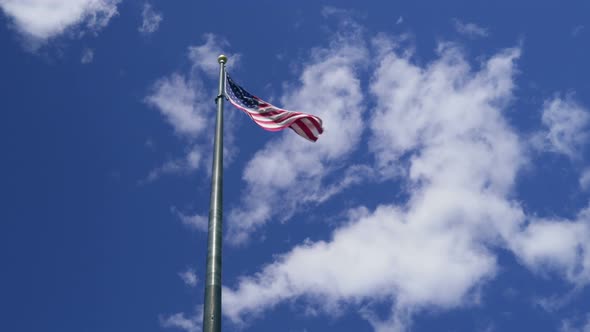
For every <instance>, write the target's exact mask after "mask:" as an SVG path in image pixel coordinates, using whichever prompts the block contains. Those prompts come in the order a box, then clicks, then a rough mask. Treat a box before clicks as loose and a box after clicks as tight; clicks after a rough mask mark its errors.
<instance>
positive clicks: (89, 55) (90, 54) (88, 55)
mask: <svg viewBox="0 0 590 332" xmlns="http://www.w3.org/2000/svg"><path fill="white" fill-rule="evenodd" d="M93 60H94V51H93V50H92V49H90V48H86V49H84V51H83V52H82V58H81V59H80V62H81V63H83V64H88V63H91V62H92V61H93Z"/></svg>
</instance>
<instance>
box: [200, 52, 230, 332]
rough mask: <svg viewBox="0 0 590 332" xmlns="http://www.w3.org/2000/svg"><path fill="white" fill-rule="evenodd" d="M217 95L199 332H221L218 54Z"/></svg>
mask: <svg viewBox="0 0 590 332" xmlns="http://www.w3.org/2000/svg"><path fill="white" fill-rule="evenodd" d="M217 62H219V95H218V96H217V98H216V99H215V100H216V103H217V122H216V124H215V143H214V148H213V172H212V174H211V205H210V207H209V238H208V241H207V275H206V277H205V308H204V310H203V332H221V240H222V236H221V231H222V219H221V218H222V207H223V202H222V198H223V98H224V93H225V90H224V89H225V84H224V83H225V63H226V62H227V57H226V56H225V55H220V56H219V57H218V58H217Z"/></svg>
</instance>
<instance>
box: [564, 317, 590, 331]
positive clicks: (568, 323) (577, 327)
mask: <svg viewBox="0 0 590 332" xmlns="http://www.w3.org/2000/svg"><path fill="white" fill-rule="evenodd" d="M578 323H579V322H578V319H566V320H563V321H562V322H561V328H560V329H559V332H590V314H587V315H586V317H585V320H584V321H583V322H581V324H578Z"/></svg>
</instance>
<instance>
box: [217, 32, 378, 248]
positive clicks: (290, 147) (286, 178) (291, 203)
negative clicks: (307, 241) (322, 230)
mask: <svg viewBox="0 0 590 332" xmlns="http://www.w3.org/2000/svg"><path fill="white" fill-rule="evenodd" d="M353 36H354V33H353ZM312 58H313V59H312V60H311V62H310V63H307V64H306V65H305V67H304V69H303V72H302V73H301V76H300V79H299V82H298V83H297V84H291V85H290V86H288V87H287V88H286V91H287V93H286V94H285V95H284V96H283V98H281V103H280V105H281V106H283V107H285V108H287V109H292V110H297V111H301V112H307V113H311V114H314V115H317V116H319V117H320V118H322V119H323V121H324V126H325V128H324V129H325V132H324V134H323V135H322V136H321V137H320V139H319V140H318V141H317V142H316V143H314V144H311V143H309V142H307V141H304V140H302V139H301V137H299V136H297V135H295V134H294V133H292V132H289V131H287V132H285V133H283V134H277V135H278V136H279V137H277V138H275V139H273V140H272V141H271V142H269V143H268V144H267V145H266V146H265V147H264V148H263V149H262V150H260V151H258V152H257V153H256V154H255V155H254V157H253V158H252V159H251V160H250V161H249V162H248V164H247V165H246V168H245V170H244V174H243V179H244V180H245V181H246V184H247V185H246V189H245V193H244V194H243V195H242V197H244V199H243V201H242V204H241V206H240V207H238V208H234V209H232V210H230V213H229V216H228V239H229V240H230V241H231V242H233V243H242V242H244V241H246V240H247V239H248V237H249V234H250V233H251V232H252V231H254V230H255V229H256V228H258V227H260V226H261V225H263V224H264V223H266V222H268V221H269V220H271V219H273V218H286V217H289V216H290V215H291V214H292V213H293V212H294V211H295V209H296V208H297V207H300V206H302V205H304V204H313V203H317V202H320V201H322V200H324V199H325V198H326V197H327V196H330V195H333V194H334V193H336V192H337V191H339V190H341V189H343V188H344V187H345V186H336V185H335V184H336V183H334V184H331V183H326V182H325V181H324V176H325V175H327V174H329V173H331V172H332V171H333V169H337V168H342V166H341V165H342V163H343V162H345V161H346V160H347V158H348V157H349V156H350V154H351V153H352V152H353V151H354V150H355V149H356V148H357V146H358V144H359V141H360V137H361V134H362V130H363V120H362V118H361V115H362V114H363V113H364V112H365V107H364V105H363V103H362V96H361V91H360V81H359V79H358V73H357V70H358V68H359V66H361V65H363V63H364V62H365V61H366V59H367V50H366V48H365V46H364V45H363V43H362V42H360V41H359V39H358V38H355V37H352V38H351V39H342V38H337V41H335V42H334V43H333V44H332V45H331V46H330V47H329V48H326V49H316V50H315V51H314V52H313V56H312ZM358 170H361V169H358ZM349 175H350V178H348V180H347V181H343V182H342V183H348V184H351V183H354V182H355V181H356V180H355V179H354V178H355V177H356V178H358V176H359V175H362V174H360V173H359V172H358V171H356V172H355V171H350V173H349ZM326 188H329V189H326ZM275 197H281V206H282V207H281V209H272V208H271V205H269V204H268V202H269V201H271V200H272V199H273V198H275Z"/></svg>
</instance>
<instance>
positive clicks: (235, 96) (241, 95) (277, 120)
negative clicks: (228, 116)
mask: <svg viewBox="0 0 590 332" xmlns="http://www.w3.org/2000/svg"><path fill="white" fill-rule="evenodd" d="M225 94H226V97H227V99H228V100H229V102H230V103H232V104H233V105H234V106H235V107H237V108H239V109H240V110H242V111H244V112H245V113H246V114H248V116H250V118H252V120H254V122H256V124H258V125H259V126H260V127H262V128H263V129H265V130H268V131H279V130H283V129H285V128H291V129H293V131H295V132H296V133H297V134H299V135H300V136H302V137H303V138H305V139H308V140H310V141H312V142H315V141H317V139H318V136H319V135H320V134H321V133H322V132H324V129H323V128H322V119H320V118H318V117H317V116H315V115H310V114H306V113H301V112H292V111H287V110H284V109H281V108H278V107H276V106H273V105H271V104H269V103H267V102H265V101H264V100H262V99H260V98H258V97H256V96H253V95H252V94H250V93H248V91H246V90H244V89H243V88H242V87H241V86H239V85H237V84H236V82H234V80H232V79H231V78H230V77H229V75H227V74H226V75H225Z"/></svg>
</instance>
